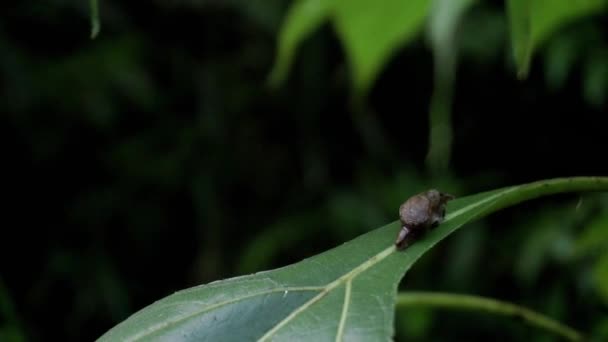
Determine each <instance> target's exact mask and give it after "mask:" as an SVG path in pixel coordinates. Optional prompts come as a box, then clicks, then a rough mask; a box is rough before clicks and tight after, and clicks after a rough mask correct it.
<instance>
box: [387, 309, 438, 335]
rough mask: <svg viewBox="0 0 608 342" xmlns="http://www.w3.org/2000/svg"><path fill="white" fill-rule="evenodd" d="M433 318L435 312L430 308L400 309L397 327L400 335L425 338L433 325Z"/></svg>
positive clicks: (397, 316) (397, 314)
mask: <svg viewBox="0 0 608 342" xmlns="http://www.w3.org/2000/svg"><path fill="white" fill-rule="evenodd" d="M433 318H434V312H433V311H432V310H431V309H430V308H424V307H417V308H415V309H410V310H407V309H404V310H398V311H397V313H396V321H397V322H396V323H395V329H397V331H398V332H399V334H398V335H399V336H405V337H406V338H407V340H416V341H420V340H425V337H426V336H427V334H428V333H429V329H431V327H432V325H433Z"/></svg>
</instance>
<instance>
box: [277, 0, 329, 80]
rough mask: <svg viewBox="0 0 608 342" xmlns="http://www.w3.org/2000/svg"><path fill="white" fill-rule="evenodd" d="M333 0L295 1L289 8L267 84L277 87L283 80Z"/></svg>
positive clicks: (322, 19) (321, 22) (325, 16)
mask: <svg viewBox="0 0 608 342" xmlns="http://www.w3.org/2000/svg"><path fill="white" fill-rule="evenodd" d="M333 3H334V0H296V1H294V2H293V4H292V5H291V7H290V8H289V10H288V12H287V15H286V17H285V21H284V23H283V26H282V27H281V31H280V32H279V41H278V48H277V56H276V59H275V62H274V66H273V68H272V71H271V72H270V75H269V82H270V84H271V85H272V86H277V85H278V84H280V83H281V82H283V81H284V80H285V77H287V73H288V72H289V68H290V67H291V64H292V63H293V58H294V55H295V53H296V50H297V48H298V45H300V44H301V43H302V41H303V40H304V39H306V38H307V37H308V36H309V35H310V34H311V33H312V32H313V31H314V30H316V29H317V28H318V27H319V26H320V25H321V24H323V22H325V20H326V19H327V18H328V16H329V14H330V11H331V9H332V6H333Z"/></svg>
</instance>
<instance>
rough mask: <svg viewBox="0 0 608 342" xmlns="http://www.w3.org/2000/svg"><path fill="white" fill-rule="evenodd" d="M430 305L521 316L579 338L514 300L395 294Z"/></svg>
mask: <svg viewBox="0 0 608 342" xmlns="http://www.w3.org/2000/svg"><path fill="white" fill-rule="evenodd" d="M416 305H423V306H432V307H440V308H447V309H457V310H477V311H485V312H487V313H493V314H497V315H505V316H510V317H514V318H518V319H521V320H522V321H524V322H525V323H527V324H530V325H532V326H535V327H538V328H541V329H544V330H546V331H548V332H551V333H553V334H556V335H559V336H561V337H564V338H566V339H568V340H570V341H582V339H583V335H582V334H581V333H580V332H578V331H577V330H575V329H573V328H571V327H569V326H567V325H564V324H561V323H559V322H557V321H555V320H553V319H551V318H549V317H547V316H545V315H543V314H540V313H538V312H536V311H533V310H530V309H528V308H525V307H523V306H519V305H516V304H513V303H508V302H503V301H499V300H495V299H490V298H484V297H479V296H471V295H460V294H451V293H438V292H407V293H399V294H398V295H397V307H402V308H403V307H407V306H416Z"/></svg>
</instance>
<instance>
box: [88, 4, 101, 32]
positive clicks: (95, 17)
mask: <svg viewBox="0 0 608 342" xmlns="http://www.w3.org/2000/svg"><path fill="white" fill-rule="evenodd" d="M89 7H90V11H91V39H95V38H96V37H97V35H98V34H99V30H100V29H101V23H100V21H99V2H98V0H89Z"/></svg>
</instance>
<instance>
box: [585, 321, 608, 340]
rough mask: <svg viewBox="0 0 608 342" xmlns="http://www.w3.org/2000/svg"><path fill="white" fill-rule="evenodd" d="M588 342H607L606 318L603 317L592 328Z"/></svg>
mask: <svg viewBox="0 0 608 342" xmlns="http://www.w3.org/2000/svg"><path fill="white" fill-rule="evenodd" d="M591 336H592V337H591V338H590V339H589V341H608V316H606V315H604V316H603V317H601V318H600V319H599V320H598V323H597V324H596V325H595V327H594V328H593V332H592V334H591Z"/></svg>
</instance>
